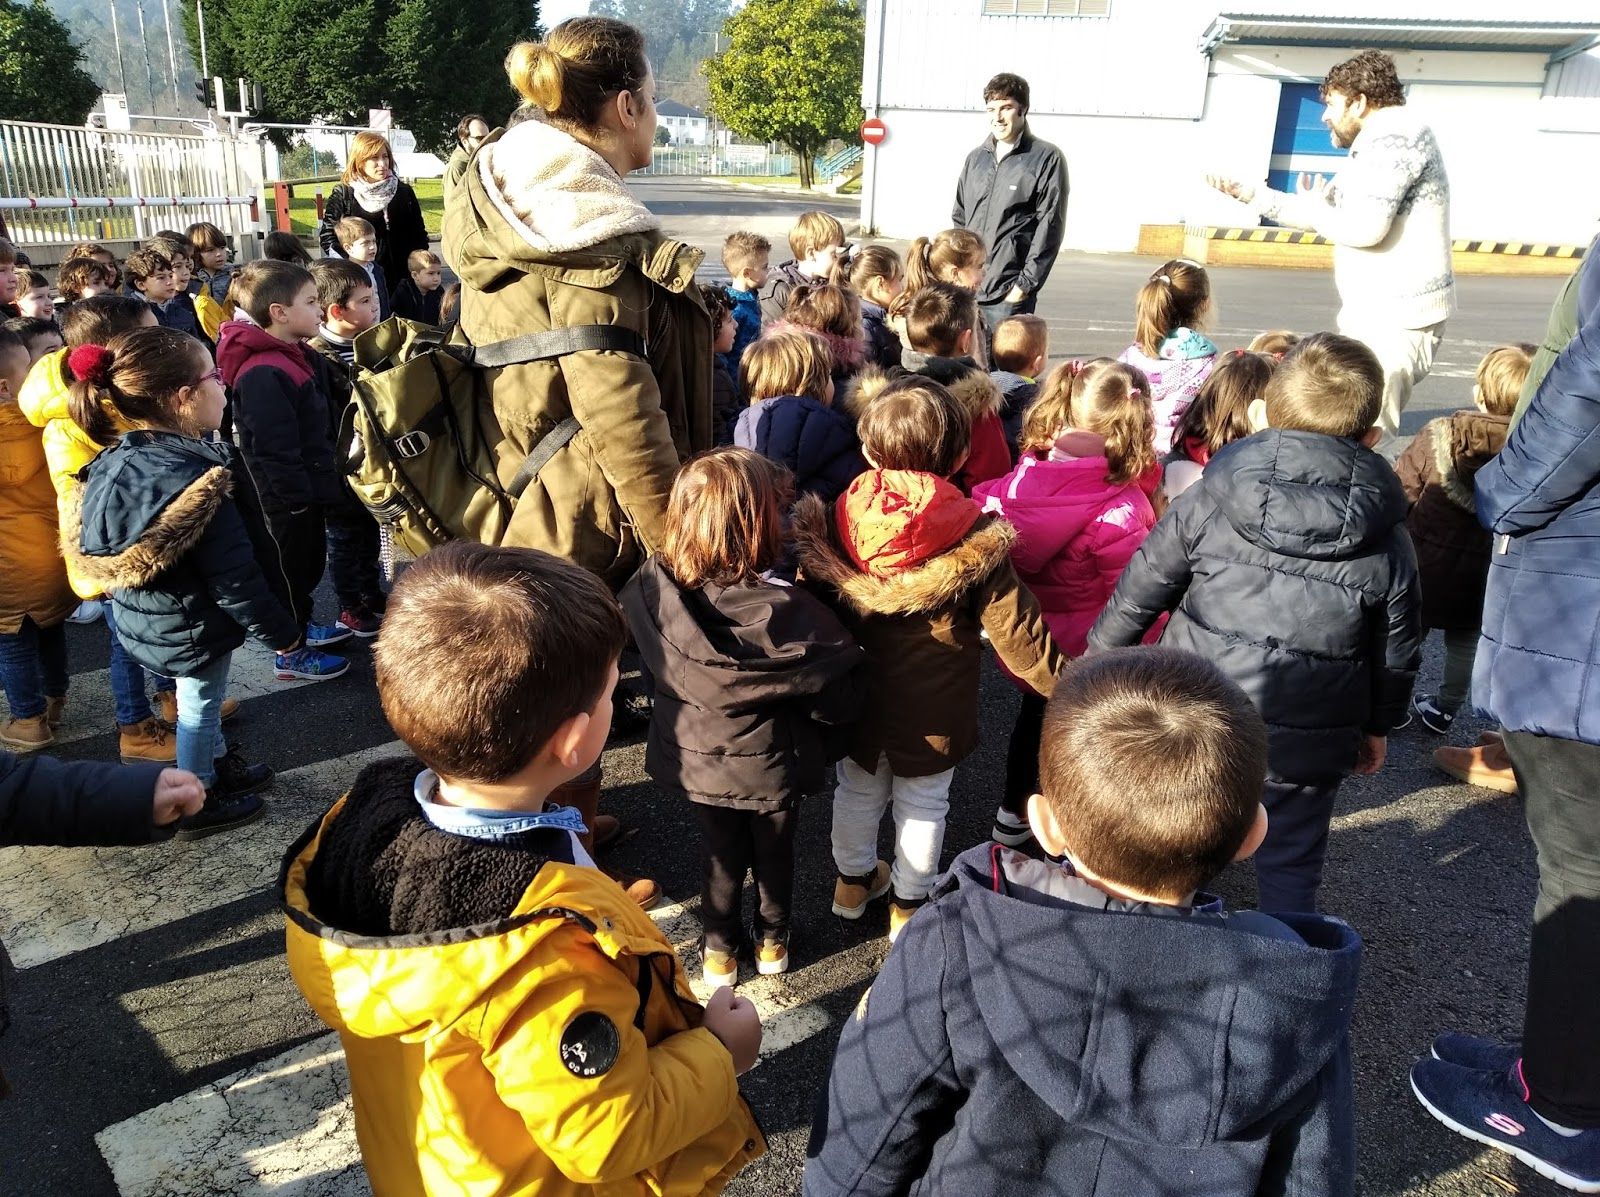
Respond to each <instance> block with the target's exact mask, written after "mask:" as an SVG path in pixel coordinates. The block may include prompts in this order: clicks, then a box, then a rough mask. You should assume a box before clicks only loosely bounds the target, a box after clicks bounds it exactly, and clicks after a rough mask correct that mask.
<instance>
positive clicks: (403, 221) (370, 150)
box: [317, 133, 428, 299]
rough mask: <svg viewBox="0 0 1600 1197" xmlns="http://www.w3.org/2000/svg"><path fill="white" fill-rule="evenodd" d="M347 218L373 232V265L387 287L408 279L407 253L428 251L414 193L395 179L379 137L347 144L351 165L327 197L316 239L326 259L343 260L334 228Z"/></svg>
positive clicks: (391, 159) (371, 135)
mask: <svg viewBox="0 0 1600 1197" xmlns="http://www.w3.org/2000/svg"><path fill="white" fill-rule="evenodd" d="M346 216H359V217H361V218H362V219H363V220H366V221H368V222H369V223H370V224H371V225H372V227H373V229H374V230H375V231H376V232H377V234H378V256H377V259H376V261H377V264H378V265H379V266H382V267H383V276H384V278H386V279H388V280H389V283H390V285H391V286H393V285H395V284H397V283H399V282H401V281H402V280H404V279H408V278H410V277H411V273H410V271H409V270H408V268H407V266H406V258H407V257H408V256H409V255H410V254H411V251H412V250H417V249H427V248H428V229H427V226H426V225H424V224H423V223H422V207H421V205H419V204H418V203H417V193H416V192H415V191H413V190H412V189H411V185H410V184H409V183H402V182H401V181H400V176H399V175H398V174H396V173H395V167H394V151H393V150H391V149H390V148H389V143H388V142H387V141H386V140H384V138H383V136H382V134H379V133H357V134H356V136H355V140H354V141H352V142H351V144H350V161H349V163H348V164H346V166H345V168H344V174H343V175H341V176H340V182H339V184H338V185H337V186H335V187H334V189H333V190H332V192H330V193H329V195H328V201H327V203H326V204H325V205H324V206H323V209H322V223H321V224H319V225H318V226H317V239H318V240H319V241H320V242H321V243H322V252H323V254H324V255H325V256H327V257H340V258H342V257H344V250H342V249H340V248H339V239H338V238H337V237H335V236H334V234H333V227H334V225H336V224H338V223H339V222H340V221H341V220H343V219H344V218H345V217H346ZM384 298H385V299H387V298H388V297H387V296H385V297H384Z"/></svg>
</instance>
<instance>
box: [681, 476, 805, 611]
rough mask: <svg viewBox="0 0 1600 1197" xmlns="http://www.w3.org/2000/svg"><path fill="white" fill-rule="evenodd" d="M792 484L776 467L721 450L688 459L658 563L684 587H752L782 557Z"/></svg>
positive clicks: (792, 493) (792, 491)
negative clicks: (784, 525) (784, 527)
mask: <svg viewBox="0 0 1600 1197" xmlns="http://www.w3.org/2000/svg"><path fill="white" fill-rule="evenodd" d="M793 497H794V479H793V477H792V476H791V475H790V473H789V471H788V470H787V469H785V468H784V467H783V466H781V465H779V464H778V463H777V462H774V461H769V460H768V459H767V458H765V457H763V456H761V454H759V453H753V452H751V451H750V450H749V449H739V448H736V447H734V446H732V445H728V446H726V447H724V448H720V449H711V450H708V451H707V452H705V453H702V454H700V455H699V456H698V457H692V458H690V459H689V460H688V461H687V462H685V463H684V466H683V468H682V469H681V470H679V471H678V476H677V478H676V479H674V480H673V483H672V495H671V497H670V498H668V500H667V519H666V535H665V536H664V538H663V539H662V543H661V551H660V557H661V563H662V564H663V565H665V566H666V567H667V572H668V573H670V574H671V575H672V576H673V578H674V579H676V580H677V583H678V585H680V586H683V587H687V588H688V589H690V590H695V589H698V588H699V587H701V586H707V585H714V586H737V585H739V584H740V583H747V582H754V581H755V580H756V579H757V578H758V577H760V576H761V574H762V573H763V572H764V571H766V570H769V569H771V568H772V567H773V566H774V565H776V564H777V563H778V559H779V558H780V557H781V556H782V555H783V513H784V512H785V511H786V510H787V509H788V507H789V503H790V501H791V500H792V499H793Z"/></svg>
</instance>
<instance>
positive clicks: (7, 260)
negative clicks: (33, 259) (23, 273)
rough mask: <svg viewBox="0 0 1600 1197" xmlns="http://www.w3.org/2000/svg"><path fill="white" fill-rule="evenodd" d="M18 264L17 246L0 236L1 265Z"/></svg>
mask: <svg viewBox="0 0 1600 1197" xmlns="http://www.w3.org/2000/svg"><path fill="white" fill-rule="evenodd" d="M16 264H17V247H16V246H15V245H12V244H11V242H9V241H7V240H6V239H5V238H4V237H0V266H15V265H16Z"/></svg>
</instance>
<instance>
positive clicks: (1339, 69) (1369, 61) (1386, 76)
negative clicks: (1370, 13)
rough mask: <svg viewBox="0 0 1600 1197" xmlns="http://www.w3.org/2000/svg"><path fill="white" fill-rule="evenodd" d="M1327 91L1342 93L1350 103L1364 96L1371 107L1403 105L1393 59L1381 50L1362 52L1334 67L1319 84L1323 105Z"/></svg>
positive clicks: (1404, 97)
mask: <svg viewBox="0 0 1600 1197" xmlns="http://www.w3.org/2000/svg"><path fill="white" fill-rule="evenodd" d="M1330 91H1337V92H1342V93H1344V95H1346V96H1348V97H1349V98H1350V99H1352V100H1353V99H1355V98H1356V97H1357V96H1366V97H1367V105H1368V107H1371V108H1395V107H1398V106H1400V105H1401V104H1404V103H1405V102H1406V93H1405V90H1404V89H1403V88H1402V87H1401V86H1400V76H1399V75H1398V74H1396V73H1395V69H1394V59H1393V58H1391V57H1390V56H1389V55H1387V54H1385V53H1384V52H1383V51H1382V50H1363V51H1361V53H1359V54H1357V55H1356V56H1355V57H1354V58H1347V59H1345V61H1343V62H1341V63H1339V64H1338V65H1337V66H1335V67H1334V68H1333V69H1332V70H1331V71H1329V72H1328V77H1327V78H1326V79H1324V80H1323V81H1322V89H1321V93H1320V94H1321V97H1322V100H1323V102H1324V103H1326V102H1327V99H1328V93H1329V92H1330Z"/></svg>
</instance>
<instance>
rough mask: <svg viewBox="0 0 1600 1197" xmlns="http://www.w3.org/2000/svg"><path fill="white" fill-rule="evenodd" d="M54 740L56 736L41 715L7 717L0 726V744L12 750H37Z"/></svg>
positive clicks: (52, 742)
mask: <svg viewBox="0 0 1600 1197" xmlns="http://www.w3.org/2000/svg"><path fill="white" fill-rule="evenodd" d="M55 742H56V736H55V733H54V732H53V731H51V730H50V725H49V724H48V723H46V722H45V717H44V716H43V715H35V716H34V717H33V718H32V719H8V720H6V723H5V726H3V727H0V744H4V745H5V746H6V747H7V748H9V749H11V751H12V752H38V751H39V749H41V748H48V747H50V745H52V744H54V743H55Z"/></svg>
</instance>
